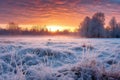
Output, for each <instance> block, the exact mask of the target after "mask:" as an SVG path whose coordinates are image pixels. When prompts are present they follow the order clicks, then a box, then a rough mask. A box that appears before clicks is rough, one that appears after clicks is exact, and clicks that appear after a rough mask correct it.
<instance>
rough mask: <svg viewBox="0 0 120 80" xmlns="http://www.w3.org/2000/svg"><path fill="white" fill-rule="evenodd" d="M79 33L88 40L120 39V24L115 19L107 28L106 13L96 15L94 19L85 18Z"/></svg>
mask: <svg viewBox="0 0 120 80" xmlns="http://www.w3.org/2000/svg"><path fill="white" fill-rule="evenodd" d="M78 33H79V34H80V36H81V37H87V38H120V23H118V22H117V21H116V18H115V17H113V18H112V19H111V20H110V21H109V25H108V26H106V27H105V15H104V13H101V12H99V13H95V14H94V15H93V16H92V18H90V17H88V16H87V17H85V19H84V20H83V22H82V23H81V24H80V26H79V29H78Z"/></svg>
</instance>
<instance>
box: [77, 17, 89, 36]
mask: <svg viewBox="0 0 120 80" xmlns="http://www.w3.org/2000/svg"><path fill="white" fill-rule="evenodd" d="M90 20H91V19H90V18H89V17H88V16H87V17H85V19H84V20H83V22H82V23H81V24H80V26H79V27H80V30H79V31H80V35H81V36H82V37H89V26H90Z"/></svg>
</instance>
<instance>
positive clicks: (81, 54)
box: [0, 36, 120, 80]
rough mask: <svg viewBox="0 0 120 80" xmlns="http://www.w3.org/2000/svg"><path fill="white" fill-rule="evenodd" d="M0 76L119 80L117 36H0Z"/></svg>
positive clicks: (15, 79) (12, 78) (11, 79)
mask: <svg viewBox="0 0 120 80" xmlns="http://www.w3.org/2000/svg"><path fill="white" fill-rule="evenodd" d="M0 80H120V39H97V38H96V39H95V38H93V39H80V38H70V37H69V38H68V37H57V36H56V37H0Z"/></svg>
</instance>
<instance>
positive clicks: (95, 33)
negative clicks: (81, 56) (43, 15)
mask: <svg viewBox="0 0 120 80" xmlns="http://www.w3.org/2000/svg"><path fill="white" fill-rule="evenodd" d="M0 35H73V36H80V37H86V38H120V23H118V22H117V21H116V18H115V17H113V18H112V19H111V20H110V21H109V25H108V26H105V15H104V13H101V12H97V13H95V14H94V15H93V16H92V17H91V18H90V17H88V16H86V17H85V19H84V20H83V22H82V23H81V24H80V25H79V27H78V28H76V31H74V32H70V30H64V31H59V30H57V31H56V32H51V31H49V30H48V29H47V28H46V27H43V28H42V27H39V26H33V27H32V28H31V29H30V30H28V29H27V28H26V29H24V30H23V29H21V28H20V27H19V26H18V25H17V24H15V23H14V22H10V23H9V24H8V26H7V28H6V29H2V28H0Z"/></svg>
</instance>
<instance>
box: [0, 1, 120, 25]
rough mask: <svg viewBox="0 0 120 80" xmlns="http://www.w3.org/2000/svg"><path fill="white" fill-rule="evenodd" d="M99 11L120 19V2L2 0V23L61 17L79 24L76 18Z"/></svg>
mask: <svg viewBox="0 0 120 80" xmlns="http://www.w3.org/2000/svg"><path fill="white" fill-rule="evenodd" d="M98 11H101V12H104V13H105V14H108V16H109V15H113V14H114V15H117V16H118V17H119V18H120V16H119V15H118V14H119V13H120V0H0V23H7V22H9V21H16V22H19V23H26V24H28V23H29V24H31V23H33V22H34V23H45V22H49V21H47V20H50V18H51V19H55V17H56V19H61V16H65V17H66V18H69V19H68V20H70V19H73V17H74V19H75V21H77V23H78V19H76V18H79V17H80V16H82V17H83V16H85V15H92V14H93V13H95V12H98ZM53 17H54V18H53ZM61 21H62V20H61ZM79 21H80V20H79ZM67 22H69V21H67ZM73 23H74V22H73ZM71 24H72V23H71ZM76 25H78V24H76Z"/></svg>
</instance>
